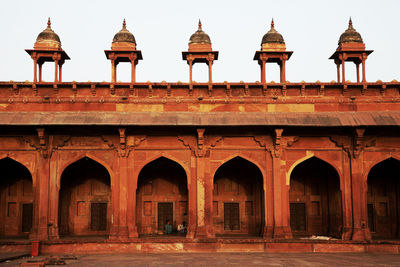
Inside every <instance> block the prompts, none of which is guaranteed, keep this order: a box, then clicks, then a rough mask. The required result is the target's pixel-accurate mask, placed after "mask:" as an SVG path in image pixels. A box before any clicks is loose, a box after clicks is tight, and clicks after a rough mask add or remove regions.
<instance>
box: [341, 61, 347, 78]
mask: <svg viewBox="0 0 400 267" xmlns="http://www.w3.org/2000/svg"><path fill="white" fill-rule="evenodd" d="M344 63H345V61H344V59H343V58H342V83H345V82H346V75H345V65H344Z"/></svg>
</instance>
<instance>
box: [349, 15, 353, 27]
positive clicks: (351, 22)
mask: <svg viewBox="0 0 400 267" xmlns="http://www.w3.org/2000/svg"><path fill="white" fill-rule="evenodd" d="M349 29H353V21H352V20H351V17H350V19H349Z"/></svg>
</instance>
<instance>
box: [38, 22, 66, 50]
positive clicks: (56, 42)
mask: <svg viewBox="0 0 400 267" xmlns="http://www.w3.org/2000/svg"><path fill="white" fill-rule="evenodd" d="M35 48H36V49H37V48H39V49H40V48H42V49H43V48H47V49H61V41H60V37H58V35H57V34H56V33H55V32H54V31H53V30H52V29H51V21H50V18H49V20H48V21H47V28H46V29H45V30H44V31H42V32H41V33H39V35H38V37H37V38H36V42H35Z"/></svg>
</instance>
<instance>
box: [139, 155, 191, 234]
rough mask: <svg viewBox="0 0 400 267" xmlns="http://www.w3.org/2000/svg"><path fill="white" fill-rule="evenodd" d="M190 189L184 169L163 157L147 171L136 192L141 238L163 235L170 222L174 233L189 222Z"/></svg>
mask: <svg viewBox="0 0 400 267" xmlns="http://www.w3.org/2000/svg"><path fill="white" fill-rule="evenodd" d="M189 207H190V205H189V203H188V186H187V177H186V172H185V170H184V169H183V168H182V166H181V165H179V164H178V163H176V162H175V161H172V160H170V159H167V158H165V157H160V158H158V159H156V160H154V161H152V162H150V163H148V164H147V165H146V166H144V167H143V169H142V170H141V171H140V173H139V178H138V188H137V191H136V222H137V228H138V232H139V234H140V235H142V236H143V235H159V234H161V233H163V232H164V226H165V223H166V221H167V220H170V221H171V224H172V228H173V230H177V228H178V225H180V224H187V225H190V222H189V217H188V214H189V211H188V208H189Z"/></svg>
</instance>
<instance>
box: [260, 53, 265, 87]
mask: <svg viewBox="0 0 400 267" xmlns="http://www.w3.org/2000/svg"><path fill="white" fill-rule="evenodd" d="M265 64H266V59H264V58H262V59H261V63H260V67H261V83H265V82H266V78H265V77H266V76H265V75H266V74H265Z"/></svg>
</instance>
